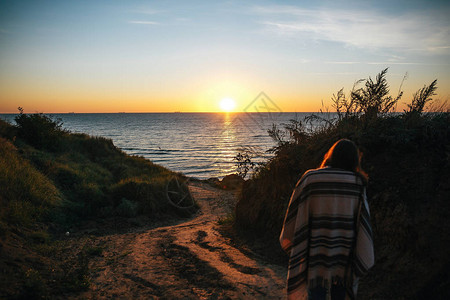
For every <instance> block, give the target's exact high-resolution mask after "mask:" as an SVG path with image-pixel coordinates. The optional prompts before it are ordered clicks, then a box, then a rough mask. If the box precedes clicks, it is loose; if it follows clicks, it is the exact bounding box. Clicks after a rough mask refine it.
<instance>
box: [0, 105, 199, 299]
mask: <svg viewBox="0 0 450 300" xmlns="http://www.w3.org/2000/svg"><path fill="white" fill-rule="evenodd" d="M16 122H17V125H12V124H9V123H7V122H4V121H2V120H0V206H1V209H0V253H1V255H0V257H1V259H0V269H1V270H2V273H1V275H0V276H1V278H0V282H1V288H0V298H24V299H25V298H26V299H29V298H33V297H34V298H46V297H50V296H51V295H55V294H60V293H62V291H64V293H67V292H69V293H70V292H73V293H76V292H77V291H80V290H83V289H85V288H86V287H87V286H88V285H89V278H88V275H87V274H88V273H87V264H88V259H89V255H95V253H96V252H98V251H99V250H98V249H91V248H89V246H86V247H84V248H83V247H82V246H80V249H67V247H68V244H67V243H66V242H65V241H64V239H65V238H66V236H65V233H66V232H70V233H69V234H70V235H72V234H76V233H77V231H79V230H80V228H81V227H83V224H86V223H90V224H95V223H102V226H103V227H106V226H107V225H108V226H110V227H112V228H113V229H118V228H120V227H123V226H125V227H126V226H131V225H133V224H138V225H142V224H143V222H144V223H145V222H147V223H152V222H153V221H157V220H161V219H167V218H177V217H179V216H186V215H188V214H190V213H193V212H194V211H195V210H196V207H195V206H194V207H193V208H190V209H177V208H175V207H174V206H173V205H171V204H170V203H169V202H168V201H167V198H166V194H167V190H168V189H170V190H171V191H175V192H177V190H175V188H177V189H178V190H179V191H178V192H179V195H177V194H176V193H171V197H175V198H176V197H181V195H183V194H184V193H186V191H187V187H186V186H185V185H181V187H180V188H178V187H177V186H176V185H174V184H173V181H174V178H176V179H177V180H178V181H179V182H182V181H183V176H182V175H181V174H176V173H174V172H172V171H169V170H168V169H166V168H163V167H161V166H158V165H155V164H153V163H152V162H150V161H148V160H146V159H144V158H142V157H137V156H130V155H127V154H125V153H124V152H123V151H121V150H120V149H118V148H117V147H115V146H114V144H113V143H112V141H111V140H109V139H105V138H102V137H91V136H88V135H85V134H73V133H70V132H68V131H66V130H64V128H63V126H62V123H61V122H60V121H58V120H52V119H50V118H49V117H47V116H45V115H42V114H32V115H26V114H23V113H22V112H20V114H19V115H18V116H17V117H16ZM191 200H192V199H189V197H188V198H186V199H185V200H184V201H185V202H186V203H187V202H189V201H191ZM183 203H184V202H182V203H181V204H180V205H183ZM142 216H145V218H144V219H143V218H141V217H142ZM91 226H92V225H91ZM69 254H70V255H69ZM67 257H69V258H67Z"/></svg>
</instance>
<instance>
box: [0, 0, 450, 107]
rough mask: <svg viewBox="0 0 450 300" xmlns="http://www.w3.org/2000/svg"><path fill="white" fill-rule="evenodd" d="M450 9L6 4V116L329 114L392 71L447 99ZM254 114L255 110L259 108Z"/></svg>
mask: <svg viewBox="0 0 450 300" xmlns="http://www.w3.org/2000/svg"><path fill="white" fill-rule="evenodd" d="M449 15H450V1H416V0H408V1H402V0H401V1H392V0H388V1H385V0H378V1H363V0H359V1H339V0H335V1H186V0H183V1H125V0H123V1H117V0H108V1H16V0H2V1H1V2H0V113H17V112H18V110H17V107H19V106H20V107H23V108H24V111H25V112H30V113H34V112H43V113H65V112H77V113H82V112H174V111H177V112H178V111H181V112H215V111H220V110H221V108H220V101H221V100H222V99H224V98H228V99H233V100H234V101H235V104H236V105H235V110H236V111H250V110H252V107H254V106H252V105H251V104H252V103H255V101H258V97H259V96H260V95H262V94H261V92H262V93H263V95H265V96H266V97H268V98H269V100H270V102H271V103H272V104H274V105H275V106H276V107H277V108H278V109H279V110H281V111H285V112H317V111H318V110H320V109H324V108H325V109H330V110H332V108H331V100H330V99H331V97H332V96H333V94H335V93H336V92H337V91H338V90H340V89H341V88H344V92H345V93H346V94H347V95H348V93H349V92H350V90H351V89H352V87H353V85H354V83H355V82H356V81H357V80H359V79H366V78H368V77H372V78H375V77H376V75H377V74H378V73H379V72H380V71H381V70H383V69H385V68H389V71H388V73H387V80H388V82H389V84H390V89H391V94H392V95H393V96H396V95H397V93H398V91H399V89H400V88H401V89H402V90H403V91H404V96H403V97H402V99H401V100H400V101H399V105H398V107H397V110H399V111H402V110H403V109H404V108H405V103H409V102H410V100H411V98H412V95H413V93H414V92H415V91H417V90H418V89H420V88H422V87H423V86H424V85H428V84H430V83H431V82H432V81H433V80H434V79H437V80H438V82H437V86H438V89H437V95H436V96H435V99H437V100H440V101H446V100H449V98H450V18H449V17H448V16H449ZM449 102H450V101H449ZM256 110H257V109H256Z"/></svg>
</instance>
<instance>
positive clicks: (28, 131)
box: [15, 107, 67, 151]
mask: <svg viewBox="0 0 450 300" xmlns="http://www.w3.org/2000/svg"><path fill="white" fill-rule="evenodd" d="M19 112H20V113H19V115H18V116H16V117H15V121H16V123H17V127H18V131H17V132H18V136H19V137H20V138H22V139H23V140H25V141H26V142H27V143H29V144H30V145H32V146H33V147H36V148H38V149H46V150H50V151H57V150H59V149H60V146H61V140H62V137H63V136H64V135H65V134H66V133H67V131H66V130H64V129H63V128H62V122H61V121H60V120H56V121H54V120H52V119H51V118H49V117H47V116H45V115H43V114H30V115H27V114H24V113H23V109H22V108H21V107H19Z"/></svg>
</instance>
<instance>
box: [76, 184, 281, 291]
mask: <svg viewBox="0 0 450 300" xmlns="http://www.w3.org/2000/svg"><path fill="white" fill-rule="evenodd" d="M189 189H190V191H191V193H192V195H193V196H194V198H195V199H196V200H197V202H198V203H199V205H200V207H201V210H200V211H199V213H197V215H196V216H195V217H194V218H192V219H190V220H189V221H186V222H183V223H181V224H176V225H172V226H166V227H159V228H155V229H150V230H147V231H141V232H131V233H126V234H114V235H105V236H101V237H98V240H97V241H96V244H97V245H101V246H102V248H103V249H104V251H103V254H102V256H98V257H96V258H94V259H92V260H91V262H90V270H93V271H92V274H91V275H92V279H91V286H90V288H89V290H88V291H87V292H85V293H83V294H82V295H80V296H81V298H91V299H92V298H94V299H95V298H118V299H137V298H140V299H152V298H155V299H159V298H161V299H181V298H185V299H186V298H188V299H228V298H232V299H255V298H257V299H261V298H264V299H282V298H284V294H285V290H284V286H285V278H286V270H285V268H283V267H280V266H277V265H270V264H267V263H264V262H263V261H258V260H257V259H254V258H249V257H248V256H246V255H244V254H243V253H242V252H241V251H240V250H239V249H237V248H235V247H233V246H232V243H231V242H230V241H229V240H228V239H227V238H225V237H224V236H222V235H221V234H220V233H219V232H218V231H217V221H218V219H219V218H223V217H225V216H226V214H227V213H228V212H229V211H230V209H232V207H233V205H234V201H235V200H234V197H233V194H232V193H231V192H228V191H222V190H218V189H215V188H213V187H211V186H209V185H207V184H204V183H199V182H191V183H189Z"/></svg>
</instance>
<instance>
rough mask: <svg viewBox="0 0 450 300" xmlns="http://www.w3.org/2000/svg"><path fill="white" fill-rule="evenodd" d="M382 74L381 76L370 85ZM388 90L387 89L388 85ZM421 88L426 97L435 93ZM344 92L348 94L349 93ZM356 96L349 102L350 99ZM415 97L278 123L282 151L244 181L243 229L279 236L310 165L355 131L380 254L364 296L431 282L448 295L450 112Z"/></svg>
mask: <svg viewBox="0 0 450 300" xmlns="http://www.w3.org/2000/svg"><path fill="white" fill-rule="evenodd" d="M382 81H383V80H382V78H377V80H376V82H375V83H374V82H371V83H370V85H372V83H374V84H376V83H378V82H381V83H382ZM384 84H385V83H384ZM431 87H433V85H431ZM426 90H428V91H432V90H433V88H426V87H425V88H424V89H423V90H422V91H425V92H419V94H420V95H425V94H428V95H430V93H427V92H426ZM369 91H372V88H370V89H367V93H368V94H370V93H369ZM381 91H382V93H381V95H385V92H386V90H384V89H381ZM420 95H419V96H417V97H419V98H420V99H429V97H428V96H420ZM336 97H337V98H339V97H341V99H342V95H341V96H336ZM427 97H428V98H427ZM373 99H384V98H383V97H378V96H377V97H375V98H373ZM414 99H417V98H414ZM388 100H389V99H386V101H388ZM391 100H392V99H390V100H389V101H388V102H386V101H385V102H377V103H385V104H386V103H388V104H389V103H391V102H390V101H391ZM383 101H384V100H383ZM427 101H429V100H427ZM413 102H414V101H413ZM348 103H349V102H347V106H345V105H342V106H341V108H342V107H349V105H348ZM414 103H415V102H414ZM414 103H412V104H411V105H412V107H416V108H417V109H415V110H414V111H415V113H414V117H411V114H409V113H408V112H406V113H404V114H384V113H383V114H376V115H372V114H373V111H372V112H371V109H367V110H366V111H364V110H363V111H362V112H361V113H353V112H354V111H350V112H349V113H345V112H344V111H343V112H342V113H341V115H340V117H338V119H337V120H336V121H334V122H327V123H326V125H325V126H321V127H319V130H317V131H313V132H308V130H307V128H306V127H305V126H304V124H303V123H301V122H297V123H295V124H294V123H292V124H290V125H289V126H286V128H285V133H283V132H280V131H277V133H276V134H273V132H274V130H275V129H272V130H271V131H272V132H271V135H272V136H273V137H275V138H276V139H277V140H278V145H277V147H275V148H274V153H275V156H274V157H273V158H272V159H271V160H270V161H268V162H267V163H266V164H265V166H263V167H262V168H260V169H259V171H258V172H257V173H255V174H254V175H253V177H252V178H251V179H250V180H248V181H247V182H246V183H245V184H244V186H243V190H242V194H241V195H240V197H239V201H238V203H237V205H236V227H237V229H238V230H239V231H246V230H250V231H251V232H252V233H253V234H255V233H259V235H261V236H264V235H266V234H267V233H269V234H270V235H271V239H272V240H273V241H276V239H277V238H278V236H279V233H280V231H281V227H282V222H283V217H284V214H285V212H286V207H287V204H288V201H289V198H290V195H291V193H292V191H293V188H294V186H295V183H296V182H297V181H298V180H299V178H300V176H301V175H302V174H303V173H304V172H305V171H306V170H308V169H311V168H316V167H317V166H319V164H320V162H321V160H322V158H323V155H324V154H325V152H326V151H327V150H328V149H329V147H330V146H331V145H332V144H333V143H334V142H335V141H337V140H338V139H340V138H349V139H351V140H353V141H355V142H356V143H357V144H358V145H359V146H360V148H361V149H362V152H363V153H364V156H363V161H362V164H363V169H365V170H366V171H367V172H368V173H369V176H370V179H369V186H368V198H369V205H370V210H371V213H372V226H373V232H374V242H375V253H376V260H377V262H376V264H375V267H374V269H373V271H372V272H371V273H370V274H369V276H368V277H367V278H365V279H364V280H363V281H362V282H361V294H360V296H361V298H362V299H374V298H376V299H378V298H393V299H398V298H408V299H410V298H415V297H418V296H417V295H419V294H420V293H422V294H423V293H424V291H426V290H429V288H430V287H433V289H434V288H436V291H434V292H433V295H440V294H442V295H447V294H448V292H447V290H445V288H444V287H445V286H446V285H447V286H448V284H449V282H448V278H449V277H448V276H447V277H445V276H444V277H440V278H439V279H437V278H438V277H439V276H441V275H442V274H448V271H445V270H444V269H443V268H444V266H447V265H449V263H450V254H448V251H440V250H435V249H448V247H450V224H448V222H446V219H447V218H448V215H449V214H450V202H449V201H448V199H450V193H449V192H450V191H449V189H448V186H449V184H450V183H449V180H448V178H450V174H449V170H450V165H449V163H450V162H449V159H448V158H449V156H448V149H449V147H450V144H449V141H450V126H449V124H450V113H448V112H447V113H444V112H441V113H422V111H421V108H422V105H421V104H420V105H418V104H417V105H416V104H414ZM422 103H423V101H422ZM358 105H360V104H358ZM383 105H384V104H383ZM388 106H389V105H384V106H378V104H377V105H374V106H370V107H375V108H376V107H381V108H382V107H385V108H387V107H388ZM419 106H420V107H419ZM367 107H369V106H367ZM353 109H354V107H353ZM374 111H381V112H385V110H384V109H381V110H378V109H375V110H374ZM367 114H369V115H370V118H368V117H367ZM318 119H320V116H319V118H316V120H318ZM276 130H279V129H276ZM437 228H439V229H437ZM393 268H395V269H393ZM445 278H447V279H445ZM436 280H437V281H438V283H436ZM442 280H444V281H445V280H447V281H445V282H443V281H442ZM442 282H443V283H442ZM439 286H440V287H439ZM393 287H395V288H393ZM386 295H389V296H386ZM431 298H433V297H431Z"/></svg>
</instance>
